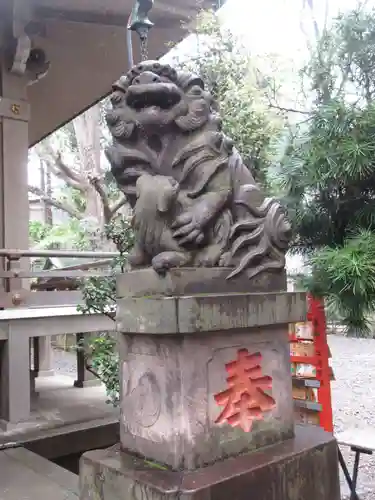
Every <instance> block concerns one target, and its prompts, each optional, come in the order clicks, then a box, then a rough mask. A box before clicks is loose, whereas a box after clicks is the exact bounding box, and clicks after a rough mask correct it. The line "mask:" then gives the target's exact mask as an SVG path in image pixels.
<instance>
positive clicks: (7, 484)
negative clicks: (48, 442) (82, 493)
mask: <svg viewBox="0 0 375 500" xmlns="http://www.w3.org/2000/svg"><path fill="white" fill-rule="evenodd" d="M78 487H79V486H78V476H76V475H75V474H72V473H71V472H69V471H67V470H65V469H63V468H61V467H59V466H58V465H55V464H53V463H52V462H50V461H49V460H46V459H45V458H42V457H40V456H39V455H36V454H35V453H32V452H31V451H29V450H26V449H25V448H14V449H7V450H3V451H0V498H1V500H21V499H22V500H49V499H53V500H78V498H79V491H78Z"/></svg>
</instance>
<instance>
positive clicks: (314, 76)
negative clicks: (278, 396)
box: [273, 10, 375, 334]
mask: <svg viewBox="0 0 375 500" xmlns="http://www.w3.org/2000/svg"><path fill="white" fill-rule="evenodd" d="M374 67H375V11H373V12H370V13H365V12H362V11H358V10H357V11H353V12H351V13H349V14H347V15H345V16H340V17H339V18H338V19H337V20H336V21H335V23H334V25H333V27H332V28H331V29H330V30H329V31H328V30H327V31H326V32H324V33H323V34H322V36H321V39H320V40H319V41H318V46H317V50H316V52H315V53H314V54H313V55H312V57H311V60H310V62H309V64H308V65H307V67H306V68H305V75H307V76H308V77H309V79H310V83H311V90H312V92H314V93H315V94H314V95H315V105H314V109H313V110H312V112H311V113H310V115H309V116H308V118H307V120H305V121H304V122H303V123H301V124H299V125H298V126H297V127H295V128H294V130H290V131H289V136H288V138H287V140H286V141H285V142H284V149H283V151H282V154H281V156H280V161H279V162H278V166H277V168H276V169H275V171H274V172H273V174H274V175H273V177H274V185H276V186H277V189H278V194H279V195H280V196H282V197H283V198H284V201H285V203H286V205H287V207H288V209H289V216H290V219H291V221H292V224H293V227H294V231H295V236H294V240H293V243H292V251H295V252H298V253H303V254H305V255H307V256H308V257H309V258H310V263H311V266H312V274H311V277H310V278H309V280H308V287H309V289H310V290H311V291H313V292H314V293H316V294H319V295H322V296H324V297H326V298H327V302H328V303H330V304H333V305H334V306H335V308H336V310H337V311H338V312H339V313H340V315H341V316H342V317H343V319H344V321H345V322H346V324H347V325H348V326H349V327H350V329H351V330H354V331H355V332H356V333H357V334H358V333H359V332H362V333H363V332H366V331H368V328H369V325H368V322H367V318H368V314H369V313H371V312H372V311H373V309H374V307H375V251H374V248H375V100H374V98H375V86H374Z"/></svg>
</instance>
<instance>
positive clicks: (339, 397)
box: [329, 335, 375, 500]
mask: <svg viewBox="0 0 375 500" xmlns="http://www.w3.org/2000/svg"><path fill="white" fill-rule="evenodd" d="M329 345H330V347H331V351H332V366H333V369H334V372H335V375H336V381H335V382H332V405H333V413H334V422H335V430H336V432H341V431H344V430H345V429H348V428H353V427H359V428H367V427H371V428H372V429H374V432H375V386H374V385H373V383H374V373H375V340H372V339H353V338H346V337H342V336H341V335H340V336H336V335H331V336H330V337H329ZM342 452H343V455H344V458H345V460H346V462H347V464H348V467H349V471H351V469H352V464H353V459H352V458H353V453H351V452H350V451H349V449H348V448H347V447H343V448H342ZM348 492H349V490H348V488H347V487H346V484H345V483H344V480H343V481H342V493H343V495H344V498H348V497H347V495H348ZM358 494H359V495H360V499H361V500H375V455H374V456H367V455H361V462H360V469H359V476H358Z"/></svg>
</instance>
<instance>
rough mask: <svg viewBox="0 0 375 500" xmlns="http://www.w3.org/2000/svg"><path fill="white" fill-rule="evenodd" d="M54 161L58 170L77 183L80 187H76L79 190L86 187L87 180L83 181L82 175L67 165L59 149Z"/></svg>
mask: <svg viewBox="0 0 375 500" xmlns="http://www.w3.org/2000/svg"><path fill="white" fill-rule="evenodd" d="M55 161H56V166H57V168H58V169H59V170H60V172H62V173H63V174H64V175H65V177H67V178H70V179H71V180H72V181H73V182H75V183H76V184H77V185H79V186H80V188H77V189H81V190H84V189H87V182H86V181H85V179H84V178H83V176H81V175H79V174H77V173H76V172H74V171H73V170H72V169H71V168H70V167H68V165H67V164H66V163H65V162H64V161H63V159H62V156H61V152H60V151H59V152H58V153H57V156H56V158H55Z"/></svg>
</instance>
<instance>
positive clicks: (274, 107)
mask: <svg viewBox="0 0 375 500" xmlns="http://www.w3.org/2000/svg"><path fill="white" fill-rule="evenodd" d="M268 106H269V107H270V108H273V109H278V110H279V111H283V112H285V113H298V114H300V115H310V114H311V112H310V111H306V110H303V109H295V108H285V107H283V106H278V105H276V104H271V103H269V105H268Z"/></svg>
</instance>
